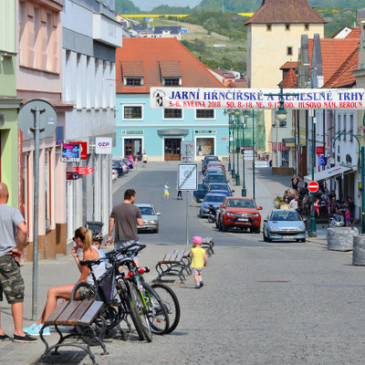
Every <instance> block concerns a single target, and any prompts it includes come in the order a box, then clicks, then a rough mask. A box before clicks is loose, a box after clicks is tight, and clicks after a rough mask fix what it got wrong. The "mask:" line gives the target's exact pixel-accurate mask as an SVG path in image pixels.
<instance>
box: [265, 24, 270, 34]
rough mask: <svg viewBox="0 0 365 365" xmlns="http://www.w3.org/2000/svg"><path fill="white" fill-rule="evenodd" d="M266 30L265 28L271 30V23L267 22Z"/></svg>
mask: <svg viewBox="0 0 365 365" xmlns="http://www.w3.org/2000/svg"><path fill="white" fill-rule="evenodd" d="M266 30H267V31H268V32H271V24H267V25H266Z"/></svg>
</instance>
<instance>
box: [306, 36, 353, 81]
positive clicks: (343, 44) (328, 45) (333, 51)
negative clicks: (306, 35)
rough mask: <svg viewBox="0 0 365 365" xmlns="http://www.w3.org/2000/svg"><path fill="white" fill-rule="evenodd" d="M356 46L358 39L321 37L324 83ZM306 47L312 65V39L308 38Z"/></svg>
mask: <svg viewBox="0 0 365 365" xmlns="http://www.w3.org/2000/svg"><path fill="white" fill-rule="evenodd" d="M358 47H359V39H332V38H330V39H321V53H322V70H323V84H324V85H325V84H326V83H327V82H328V80H329V79H330V78H331V77H332V76H333V74H334V73H335V72H336V71H337V70H338V69H339V68H340V66H341V65H342V64H344V63H345V62H346V60H347V59H348V57H349V56H350V55H351V54H352V53H353V52H354V51H355V50H356V49H358ZM308 48H309V60H310V63H311V67H312V57H313V39H309V40H308Z"/></svg>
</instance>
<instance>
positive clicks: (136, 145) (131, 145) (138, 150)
mask: <svg viewBox="0 0 365 365" xmlns="http://www.w3.org/2000/svg"><path fill="white" fill-rule="evenodd" d="M130 155H132V156H142V139H139V138H137V139H134V138H125V139H124V157H128V156H130Z"/></svg>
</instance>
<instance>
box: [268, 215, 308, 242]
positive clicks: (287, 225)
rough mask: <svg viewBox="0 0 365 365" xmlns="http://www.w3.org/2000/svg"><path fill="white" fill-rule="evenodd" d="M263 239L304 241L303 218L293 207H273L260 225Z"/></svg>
mask: <svg viewBox="0 0 365 365" xmlns="http://www.w3.org/2000/svg"><path fill="white" fill-rule="evenodd" d="M262 231H263V235H264V241H269V242H271V241H272V240H282V241H302V242H305V238H306V233H305V220H303V218H302V217H301V216H300V215H299V214H298V212H297V211H296V210H294V209H273V210H272V211H271V212H270V214H269V215H268V217H267V219H264V225H263V227H262Z"/></svg>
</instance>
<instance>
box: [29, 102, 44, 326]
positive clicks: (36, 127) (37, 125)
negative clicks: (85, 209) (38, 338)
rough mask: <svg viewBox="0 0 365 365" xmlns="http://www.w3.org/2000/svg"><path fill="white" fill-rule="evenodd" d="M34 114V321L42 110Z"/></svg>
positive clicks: (36, 306) (36, 295) (35, 309)
mask: <svg viewBox="0 0 365 365" xmlns="http://www.w3.org/2000/svg"><path fill="white" fill-rule="evenodd" d="M32 112H33V113H34V207H33V208H34V213H33V214H34V217H33V283H32V319H33V320H36V319H38V316H37V312H38V207H39V144H40V114H41V113H42V112H44V110H40V108H39V107H38V106H37V107H36V108H35V109H32Z"/></svg>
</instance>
